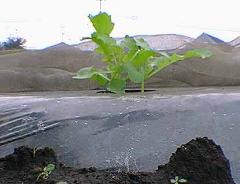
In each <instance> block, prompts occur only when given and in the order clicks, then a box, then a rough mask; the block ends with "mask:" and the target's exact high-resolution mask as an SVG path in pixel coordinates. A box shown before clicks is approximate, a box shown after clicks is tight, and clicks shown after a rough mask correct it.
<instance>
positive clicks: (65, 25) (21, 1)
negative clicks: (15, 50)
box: [0, 0, 240, 49]
mask: <svg viewBox="0 0 240 184" xmlns="http://www.w3.org/2000/svg"><path fill="white" fill-rule="evenodd" d="M0 2H1V10H0V41H4V40H5V39H6V38H7V37H9V36H20V37H23V38H26V39H27V44H26V46H27V48H31V49H40V48H44V47H47V46H50V45H53V44H56V43H59V42H62V41H63V42H66V43H68V44H76V43H79V42H80V40H81V38H82V37H86V36H89V35H90V34H91V32H92V31H93V29H92V26H91V23H90V22H89V20H88V15H89V14H92V15H96V14H97V13H98V12H99V1H97V0H0ZM239 4H240V2H239V0H103V2H102V11H104V12H107V13H109V14H111V15H112V19H113V22H114V23H115V29H114V31H113V33H112V36H113V37H122V36H124V35H126V34H128V35H131V36H133V35H151V34H181V35H186V36H190V37H193V38H196V37H197V36H198V35H200V34H201V33H203V32H206V33H209V34H211V35H213V36H216V37H218V38H220V39H222V40H224V41H231V40H233V39H234V38H236V37H238V36H240V21H239V17H240V11H239Z"/></svg>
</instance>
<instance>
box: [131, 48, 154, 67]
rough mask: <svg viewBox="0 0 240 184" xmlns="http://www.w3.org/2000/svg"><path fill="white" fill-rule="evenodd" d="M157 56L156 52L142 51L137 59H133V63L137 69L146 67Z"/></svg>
mask: <svg viewBox="0 0 240 184" xmlns="http://www.w3.org/2000/svg"><path fill="white" fill-rule="evenodd" d="M155 55H156V52H154V51H152V50H145V49H144V50H140V51H139V52H138V53H137V55H136V57H135V58H134V59H133V61H132V63H133V64H134V66H136V67H139V68H141V67H145V65H146V64H147V62H148V60H149V58H151V57H153V56H155Z"/></svg>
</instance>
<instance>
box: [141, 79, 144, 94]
mask: <svg viewBox="0 0 240 184" xmlns="http://www.w3.org/2000/svg"><path fill="white" fill-rule="evenodd" d="M141 93H144V81H143V82H142V83H141Z"/></svg>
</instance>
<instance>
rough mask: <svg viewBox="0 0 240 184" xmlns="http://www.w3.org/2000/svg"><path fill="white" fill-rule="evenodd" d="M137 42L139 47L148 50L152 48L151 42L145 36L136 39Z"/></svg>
mask: <svg viewBox="0 0 240 184" xmlns="http://www.w3.org/2000/svg"><path fill="white" fill-rule="evenodd" d="M136 42H137V46H138V47H140V48H143V49H146V50H151V48H150V46H149V44H148V43H147V42H146V41H145V40H144V39H143V38H139V39H136Z"/></svg>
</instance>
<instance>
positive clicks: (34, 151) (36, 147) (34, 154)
mask: <svg viewBox="0 0 240 184" xmlns="http://www.w3.org/2000/svg"><path fill="white" fill-rule="evenodd" d="M38 148H39V147H38V146H35V147H34V148H33V151H32V154H33V158H35V157H36V153H37V150H38Z"/></svg>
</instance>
